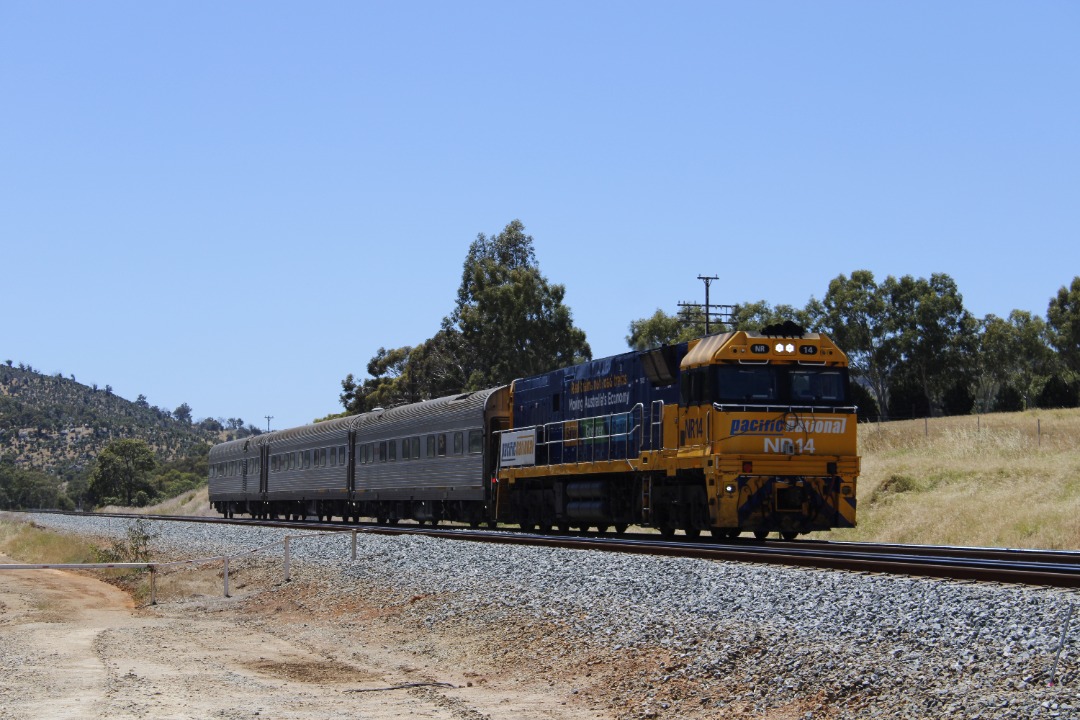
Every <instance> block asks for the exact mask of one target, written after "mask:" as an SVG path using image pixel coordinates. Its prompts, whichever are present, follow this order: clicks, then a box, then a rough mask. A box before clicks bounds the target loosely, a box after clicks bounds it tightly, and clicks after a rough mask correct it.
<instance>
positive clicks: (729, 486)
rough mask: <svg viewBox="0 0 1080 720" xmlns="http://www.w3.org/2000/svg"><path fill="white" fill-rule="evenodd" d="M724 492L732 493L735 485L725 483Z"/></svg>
mask: <svg viewBox="0 0 1080 720" xmlns="http://www.w3.org/2000/svg"><path fill="white" fill-rule="evenodd" d="M724 492H726V493H728V494H729V495H730V494H732V493H734V492H735V486H734V485H725V486H724Z"/></svg>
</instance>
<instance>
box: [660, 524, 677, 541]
mask: <svg viewBox="0 0 1080 720" xmlns="http://www.w3.org/2000/svg"><path fill="white" fill-rule="evenodd" d="M660 535H661V536H663V537H664V538H666V539H668V540H670V539H671V538H673V537H675V528H673V527H671V526H670V525H661V526H660Z"/></svg>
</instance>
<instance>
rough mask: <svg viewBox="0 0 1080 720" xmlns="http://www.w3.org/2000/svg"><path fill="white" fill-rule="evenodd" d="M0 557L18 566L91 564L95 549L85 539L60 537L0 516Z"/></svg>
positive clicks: (95, 553) (93, 559)
mask: <svg viewBox="0 0 1080 720" xmlns="http://www.w3.org/2000/svg"><path fill="white" fill-rule="evenodd" d="M0 554H4V555H7V556H9V557H11V558H14V559H15V560H16V561H18V562H21V563H93V562H98V557H99V555H98V553H97V549H96V548H95V547H94V546H92V545H90V544H89V543H87V541H86V539H85V538H80V537H75V536H73V535H61V534H59V533H54V532H50V531H48V530H44V529H42V528H39V527H36V526H34V525H32V524H31V523H28V522H22V519H21V517H19V516H17V515H9V516H6V517H5V516H4V514H0Z"/></svg>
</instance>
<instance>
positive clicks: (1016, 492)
mask: <svg viewBox="0 0 1080 720" xmlns="http://www.w3.org/2000/svg"><path fill="white" fill-rule="evenodd" d="M859 452H860V454H861V455H862V475H861V476H860V478H859V490H858V500H859V506H858V522H859V527H858V528H856V529H855V530H847V531H834V532H831V533H822V534H817V535H816V536H818V537H828V538H831V539H846V540H875V541H881V542H900V543H921V544H943V545H944V544H948V545H987V546H997V547H1025V548H1054V549H1071V550H1075V549H1080V410H1076V409H1070V410H1039V411H1028V412H1023V413H999V414H994V415H982V416H974V415H967V416H957V417H947V418H931V419H929V420H927V421H924V420H910V421H900V422H891V423H881V424H870V425H860V426H859Z"/></svg>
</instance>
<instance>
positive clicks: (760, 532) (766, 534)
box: [754, 530, 769, 540]
mask: <svg viewBox="0 0 1080 720" xmlns="http://www.w3.org/2000/svg"><path fill="white" fill-rule="evenodd" d="M754 537H756V538H757V539H758V540H764V539H765V538H767V537H769V531H768V530H755V531H754Z"/></svg>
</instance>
